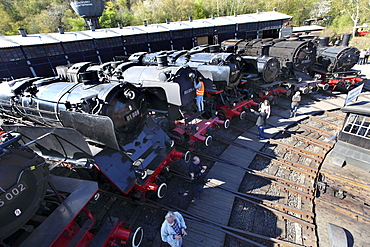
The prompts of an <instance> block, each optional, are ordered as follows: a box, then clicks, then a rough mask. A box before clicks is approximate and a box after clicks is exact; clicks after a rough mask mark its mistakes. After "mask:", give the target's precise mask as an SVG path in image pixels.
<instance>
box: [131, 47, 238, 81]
mask: <svg viewBox="0 0 370 247" xmlns="http://www.w3.org/2000/svg"><path fill="white" fill-rule="evenodd" d="M156 57H159V60H158V61H160V62H159V63H161V64H162V65H167V64H168V65H170V66H179V67H182V66H189V67H190V68H193V69H196V70H198V71H199V72H206V71H208V72H210V73H211V74H212V78H213V81H214V83H215V85H217V86H220V87H221V86H229V87H232V86H236V85H238V84H239V82H240V78H241V76H242V66H243V63H242V59H241V57H240V56H238V55H235V54H232V53H201V52H200V51H199V50H198V51H163V52H158V53H149V54H148V53H145V52H139V53H135V54H133V55H131V56H130V58H129V60H130V61H134V62H139V63H140V64H142V65H158V62H157V60H156Z"/></svg>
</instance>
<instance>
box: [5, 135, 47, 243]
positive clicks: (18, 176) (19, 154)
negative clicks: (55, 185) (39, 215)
mask: <svg viewBox="0 0 370 247" xmlns="http://www.w3.org/2000/svg"><path fill="white" fill-rule="evenodd" d="M20 137H21V135H20V134H18V133H13V134H6V133H4V132H2V135H1V136H0V138H1V142H2V144H0V150H1V157H0V178H1V179H0V215H1V223H0V230H1V231H0V243H1V241H2V240H3V239H4V238H6V237H7V236H9V235H11V234H13V233H14V232H15V231H17V230H18V229H19V228H20V226H23V225H25V224H26V222H27V221H28V220H29V219H30V218H31V216H32V215H33V214H34V213H35V212H36V210H37V209H38V207H39V206H40V204H41V203H42V201H43V198H44V195H45V192H46V189H47V187H48V186H47V185H48V182H49V169H48V166H47V164H46V163H45V161H44V159H43V158H41V157H40V156H38V155H36V154H35V153H33V152H30V151H29V150H27V149H20V148H18V147H17V145H18V141H19V139H20ZM18 146H19V145H18Z"/></svg>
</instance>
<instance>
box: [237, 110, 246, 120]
mask: <svg viewBox="0 0 370 247" xmlns="http://www.w3.org/2000/svg"><path fill="white" fill-rule="evenodd" d="M246 118H247V113H246V112H245V111H242V112H241V113H240V115H239V119H240V120H243V119H246Z"/></svg>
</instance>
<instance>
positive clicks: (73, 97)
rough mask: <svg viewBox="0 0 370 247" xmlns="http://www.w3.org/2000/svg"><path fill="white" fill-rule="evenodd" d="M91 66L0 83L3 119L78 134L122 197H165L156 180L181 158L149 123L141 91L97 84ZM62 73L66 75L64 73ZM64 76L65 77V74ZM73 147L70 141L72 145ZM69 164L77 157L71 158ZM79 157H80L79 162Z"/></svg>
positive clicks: (117, 84)
mask: <svg viewBox="0 0 370 247" xmlns="http://www.w3.org/2000/svg"><path fill="white" fill-rule="evenodd" d="M89 66H91V64H89V63H78V64H74V65H72V66H71V67H70V68H68V70H67V72H66V71H65V70H63V69H61V68H59V72H60V74H61V77H63V76H66V77H68V78H69V81H64V80H60V79H58V78H25V79H19V80H15V81H10V82H3V83H2V84H0V88H1V89H0V90H1V93H0V111H1V113H2V114H4V115H7V116H12V117H13V118H14V117H15V118H18V119H21V120H28V121H31V122H33V123H37V124H40V125H43V126H50V127H64V128H71V129H74V130H77V131H78V132H79V133H81V134H82V135H83V136H84V137H85V138H86V142H87V143H88V145H89V147H90V151H91V152H90V153H89V155H87V156H88V157H89V158H90V157H93V159H94V162H95V166H96V168H97V169H98V170H100V171H101V172H102V173H103V174H104V175H105V176H106V177H107V178H108V179H109V180H110V181H112V182H113V183H114V184H115V185H116V187H117V188H118V189H119V190H120V191H121V192H122V193H124V194H129V193H131V192H132V193H136V192H138V193H139V194H140V196H142V197H145V194H146V192H147V191H154V192H156V193H157V195H158V196H159V197H163V196H164V193H165V190H166V187H167V185H166V184H165V183H164V182H163V181H159V179H158V178H159V176H160V175H161V173H162V170H163V168H164V167H167V166H168V165H169V163H170V161H172V160H174V159H178V158H182V157H185V155H184V154H182V153H179V152H177V151H176V150H175V149H173V148H172V146H171V143H172V142H171V140H170V139H169V137H168V136H167V135H166V134H165V133H164V132H163V131H162V130H161V129H160V128H159V127H158V126H157V125H156V124H155V123H154V121H153V120H151V119H150V118H147V103H146V98H145V95H144V93H143V91H142V90H143V89H141V88H138V87H135V86H134V85H132V84H130V83H127V82H122V81H119V82H118V81H117V82H107V81H106V80H100V79H99V77H98V75H97V71H94V70H93V71H88V70H87V68H88V67H89ZM63 71H64V72H63ZM63 73H64V74H63ZM71 141H72V142H73V139H72V140H71ZM71 158H72V159H73V158H75V157H71ZM79 158H80V157H79Z"/></svg>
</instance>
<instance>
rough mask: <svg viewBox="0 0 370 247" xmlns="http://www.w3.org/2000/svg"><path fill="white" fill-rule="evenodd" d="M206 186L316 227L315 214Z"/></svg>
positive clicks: (282, 216) (237, 192)
mask: <svg viewBox="0 0 370 247" xmlns="http://www.w3.org/2000/svg"><path fill="white" fill-rule="evenodd" d="M171 173H173V174H174V176H177V177H180V178H182V179H184V180H186V181H187V182H192V180H190V179H189V178H188V177H186V176H185V175H184V174H180V173H178V172H176V171H171ZM206 185H208V186H210V187H211V188H215V189H219V190H222V191H224V192H225V193H229V194H232V195H234V196H235V197H237V198H239V199H241V200H244V201H247V202H249V203H252V204H253V205H256V206H260V207H263V208H265V209H268V210H271V211H272V212H274V214H275V215H276V214H278V215H277V216H278V217H280V218H281V219H288V220H290V221H293V222H296V223H299V224H304V225H305V226H307V227H310V228H313V229H314V228H315V226H314V225H313V221H314V216H315V215H314V213H311V212H309V211H306V210H302V209H297V208H293V207H290V206H288V205H284V204H281V203H276V202H271V201H270V200H266V199H262V198H260V197H258V196H253V195H250V194H248V193H243V192H239V191H235V190H232V189H230V188H227V187H226V186H223V185H218V184H214V183H212V182H211V181H208V182H207V183H206ZM276 208H278V209H276ZM289 212H294V213H296V214H300V215H301V216H304V217H305V218H306V219H302V218H301V219H300V218H298V217H296V216H293V215H290V214H289ZM307 223H308V224H307Z"/></svg>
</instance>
